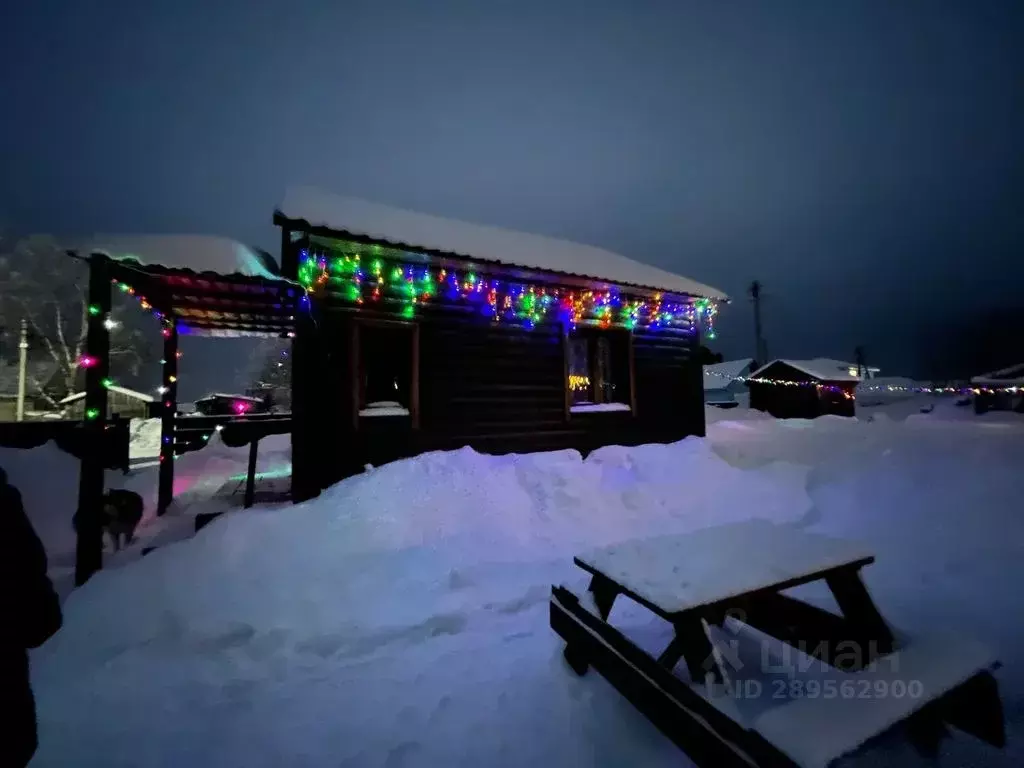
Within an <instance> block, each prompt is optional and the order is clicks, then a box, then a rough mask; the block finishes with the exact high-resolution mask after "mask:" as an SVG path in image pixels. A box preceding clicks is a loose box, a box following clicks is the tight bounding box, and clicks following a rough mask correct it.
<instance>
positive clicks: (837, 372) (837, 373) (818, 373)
mask: <svg viewBox="0 0 1024 768" xmlns="http://www.w3.org/2000/svg"><path fill="white" fill-rule="evenodd" d="M776 363H782V364H783V365H788V366H789V367H790V368H795V369H796V370H798V371H800V372H801V373H805V374H807V375H808V376H810V377H811V378H812V379H819V380H821V381H860V380H861V377H860V376H857V375H856V374H852V373H850V366H849V364H848V363H844V362H842V361H840V360H832V359H831V358H827V357H816V358H814V359H813V360H784V359H782V358H777V359H775V360H772V361H771V362H770V363H768V364H767V365H762V366H761V367H760V368H758V369H757V370H756V371H751V373H750V374H749V378H751V379H756V378H757V377H758V376H760V375H761V374H762V373H763V372H764V371H766V370H768V369H769V368H771V367H772V366H773V365H775V364H776ZM854 367H856V366H854ZM876 370H878V369H876Z"/></svg>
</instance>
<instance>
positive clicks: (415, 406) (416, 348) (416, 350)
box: [409, 324, 420, 429]
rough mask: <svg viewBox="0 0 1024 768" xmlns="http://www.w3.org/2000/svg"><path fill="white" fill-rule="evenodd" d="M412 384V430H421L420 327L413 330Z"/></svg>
mask: <svg viewBox="0 0 1024 768" xmlns="http://www.w3.org/2000/svg"><path fill="white" fill-rule="evenodd" d="M411 378H412V382H411V383H410V386H409V413H410V415H411V416H412V428H413V429H419V428H420V326H419V324H416V325H414V326H413V329H412V377H411Z"/></svg>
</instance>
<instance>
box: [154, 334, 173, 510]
mask: <svg viewBox="0 0 1024 768" xmlns="http://www.w3.org/2000/svg"><path fill="white" fill-rule="evenodd" d="M168 319H169V320H170V326H169V327H166V328H164V330H163V335H164V346H163V365H162V371H161V374H162V379H161V382H162V385H163V389H164V392H163V394H162V395H161V396H160V398H161V399H160V468H159V478H158V481H157V503H156V513H157V515H162V514H164V513H165V512H166V511H167V508H168V507H169V506H170V505H171V502H172V501H173V500H174V456H175V451H174V449H175V415H176V414H177V411H178V331H177V328H176V327H175V324H174V319H175V318H174V316H173V315H171V316H170V317H169V318H168Z"/></svg>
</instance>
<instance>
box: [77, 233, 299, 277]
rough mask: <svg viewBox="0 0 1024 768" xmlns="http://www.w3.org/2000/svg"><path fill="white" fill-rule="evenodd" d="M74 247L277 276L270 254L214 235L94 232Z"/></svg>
mask: <svg viewBox="0 0 1024 768" xmlns="http://www.w3.org/2000/svg"><path fill="white" fill-rule="evenodd" d="M74 250H75V251H77V252H78V253H80V254H82V255H86V254H90V253H103V254H106V255H107V256H109V257H110V258H112V259H115V260H117V261H127V262H131V261H135V262H138V263H139V264H141V265H142V266H146V267H153V266H159V267H164V268H166V269H187V270H190V271H192V272H197V273H201V272H213V273H215V274H218V275H243V276H245V277H260V278H264V279H266V280H277V279H280V272H279V269H278V266H277V263H276V262H275V261H274V259H273V257H272V256H271V255H270V254H269V253H267V252H266V251H261V250H259V249H257V248H252V247H250V246H248V245H243V244H242V243H239V242H236V241H234V240H231V239H229V238H226V237H218V236H214V235H94V236H93V237H89V238H83V239H82V240H81V241H80V244H79V245H78V247H76V248H75V249H74Z"/></svg>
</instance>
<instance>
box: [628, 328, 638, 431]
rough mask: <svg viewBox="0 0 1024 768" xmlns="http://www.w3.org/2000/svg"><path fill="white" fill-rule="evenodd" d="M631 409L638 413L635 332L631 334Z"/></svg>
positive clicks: (634, 413) (635, 413)
mask: <svg viewBox="0 0 1024 768" xmlns="http://www.w3.org/2000/svg"><path fill="white" fill-rule="evenodd" d="M629 409H630V410H631V411H632V412H633V415H634V416H636V415H637V409H636V344H635V338H634V337H633V334H630V335H629Z"/></svg>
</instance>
